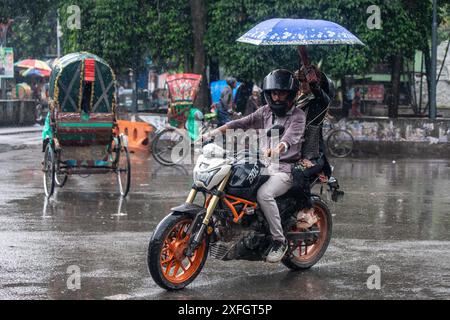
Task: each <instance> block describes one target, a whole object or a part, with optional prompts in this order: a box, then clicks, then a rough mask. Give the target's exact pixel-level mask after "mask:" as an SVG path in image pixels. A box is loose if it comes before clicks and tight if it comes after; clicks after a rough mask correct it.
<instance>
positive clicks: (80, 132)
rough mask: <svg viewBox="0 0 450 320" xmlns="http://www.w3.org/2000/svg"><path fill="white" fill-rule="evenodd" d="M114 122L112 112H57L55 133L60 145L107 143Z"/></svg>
mask: <svg viewBox="0 0 450 320" xmlns="http://www.w3.org/2000/svg"><path fill="white" fill-rule="evenodd" d="M114 122H115V117H114V114H113V113H90V114H86V113H80V112H59V113H57V114H56V117H55V124H56V126H55V128H56V132H55V135H56V137H57V139H58V141H59V144H60V145H61V146H92V145H108V144H110V143H111V140H112V129H113V125H114Z"/></svg>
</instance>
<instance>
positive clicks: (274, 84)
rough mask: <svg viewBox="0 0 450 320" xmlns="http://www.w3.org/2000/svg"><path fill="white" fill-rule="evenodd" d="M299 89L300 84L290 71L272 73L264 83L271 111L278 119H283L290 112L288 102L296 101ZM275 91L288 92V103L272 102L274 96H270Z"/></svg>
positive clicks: (280, 70) (281, 70) (282, 70)
mask: <svg viewBox="0 0 450 320" xmlns="http://www.w3.org/2000/svg"><path fill="white" fill-rule="evenodd" d="M298 89H299V82H298V80H297V79H296V78H295V77H294V74H293V73H292V72H290V71H289V70H285V69H277V70H274V71H272V72H270V73H269V74H268V75H267V76H266V77H265V78H264V82H263V92H264V97H265V98H266V101H267V103H268V104H269V107H270V109H271V110H272V112H273V113H275V115H276V116H278V117H283V116H284V115H286V112H287V111H288V108H289V106H288V103H287V102H288V101H290V102H292V101H294V99H295V96H296V95H297V92H298ZM273 90H282V91H288V92H289V94H288V98H287V101H283V102H280V101H278V102H274V101H273V100H272V95H271V94H270V92H271V91H273Z"/></svg>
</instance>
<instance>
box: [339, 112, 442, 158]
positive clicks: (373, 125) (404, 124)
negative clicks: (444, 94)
mask: <svg viewBox="0 0 450 320" xmlns="http://www.w3.org/2000/svg"><path fill="white" fill-rule="evenodd" d="M336 127H339V128H341V129H346V130H348V131H350V132H351V134H352V135H353V137H354V139H355V142H356V143H355V154H361V153H362V154H396V155H398V154H403V155H407V156H408V155H411V156H420V157H438V158H450V119H448V118H447V119H438V120H436V121H431V120H428V119H418V118H405V119H388V118H382V117H373V118H368V117H367V118H358V119H341V120H340V121H339V122H338V123H337V124H336Z"/></svg>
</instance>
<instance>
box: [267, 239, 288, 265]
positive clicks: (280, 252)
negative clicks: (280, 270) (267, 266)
mask: <svg viewBox="0 0 450 320" xmlns="http://www.w3.org/2000/svg"><path fill="white" fill-rule="evenodd" d="M287 249H288V246H287V243H286V242H281V241H274V243H273V245H272V248H270V251H269V254H268V255H267V257H266V261H267V262H270V263H277V262H280V261H281V259H283V257H284V255H285V254H286V251H287Z"/></svg>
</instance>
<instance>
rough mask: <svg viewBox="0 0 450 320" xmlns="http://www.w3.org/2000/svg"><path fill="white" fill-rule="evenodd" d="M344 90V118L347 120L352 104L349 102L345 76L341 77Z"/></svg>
mask: <svg viewBox="0 0 450 320" xmlns="http://www.w3.org/2000/svg"><path fill="white" fill-rule="evenodd" d="M341 89H342V117H344V118H347V117H348V115H349V113H350V108H351V102H350V101H348V100H347V81H346V80H345V75H344V76H342V77H341Z"/></svg>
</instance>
